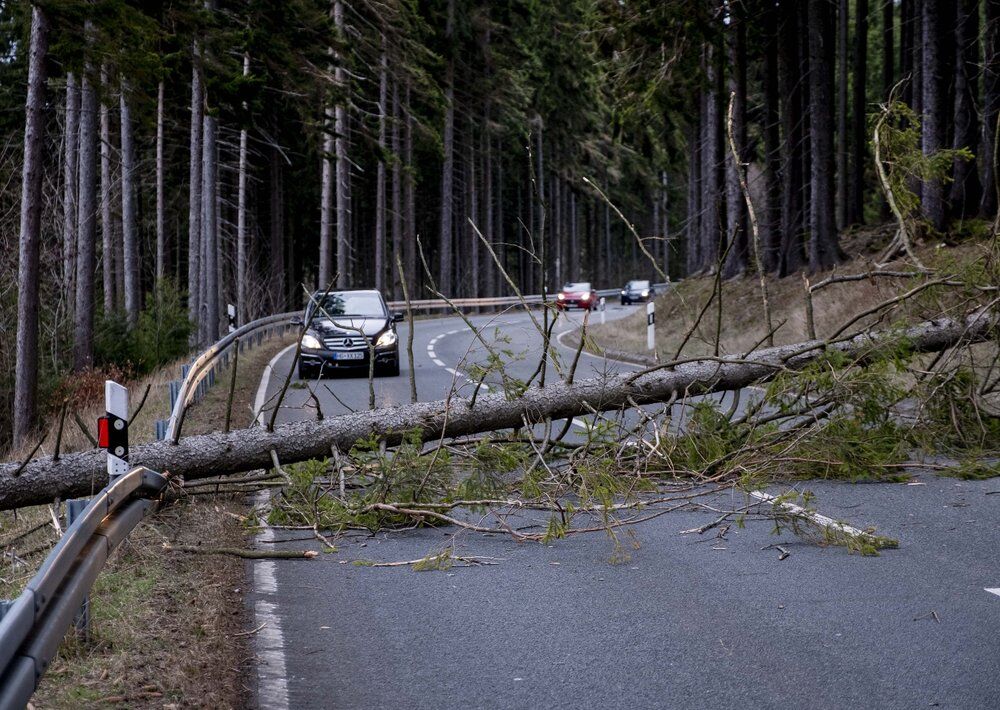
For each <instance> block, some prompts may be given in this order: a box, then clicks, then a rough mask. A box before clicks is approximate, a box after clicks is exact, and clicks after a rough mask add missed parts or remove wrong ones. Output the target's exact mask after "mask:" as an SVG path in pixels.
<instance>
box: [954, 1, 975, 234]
mask: <svg viewBox="0 0 1000 710" xmlns="http://www.w3.org/2000/svg"><path fill="white" fill-rule="evenodd" d="M955 19H956V23H955V39H956V42H955V114H954V129H953V130H954V137H953V140H952V147H953V148H956V149H957V148H968V149H969V150H970V151H972V152H973V153H976V151H977V150H978V147H979V116H978V115H977V113H976V103H977V100H978V98H979V90H978V89H979V66H980V61H981V59H980V52H979V0H960V2H958V3H957V4H956V18H955ZM954 171H955V172H954V181H953V182H952V183H951V195H950V199H949V202H950V203H951V214H952V216H953V217H955V218H957V219H968V218H970V217H974V216H976V215H977V214H978V212H979V205H980V201H981V197H982V189H981V187H980V183H979V175H978V173H977V171H976V162H975V160H956V161H955V163H954Z"/></svg>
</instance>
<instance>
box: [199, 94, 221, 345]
mask: <svg viewBox="0 0 1000 710" xmlns="http://www.w3.org/2000/svg"><path fill="white" fill-rule="evenodd" d="M218 126H219V124H218V119H217V118H216V117H215V116H211V115H209V114H208V113H206V114H205V120H204V124H203V125H202V146H201V147H202V161H201V171H202V186H201V187H202V190H201V197H202V210H201V243H202V250H201V258H202V267H203V268H202V272H203V274H204V277H203V279H202V293H203V295H202V310H201V318H200V319H199V321H198V322H199V323H200V324H201V325H202V328H203V330H202V342H203V343H214V342H215V341H216V340H218V339H219V155H218V144H217V143H218V138H217V136H218Z"/></svg>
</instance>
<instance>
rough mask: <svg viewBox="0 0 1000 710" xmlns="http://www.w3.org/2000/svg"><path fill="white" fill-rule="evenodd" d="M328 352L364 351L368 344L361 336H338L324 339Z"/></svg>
mask: <svg viewBox="0 0 1000 710" xmlns="http://www.w3.org/2000/svg"><path fill="white" fill-rule="evenodd" d="M323 345H324V346H325V347H326V349H327V350H364V349H366V348H367V347H368V343H367V342H366V341H365V339H364V338H362V337H361V336H360V335H337V336H333V337H330V338H323Z"/></svg>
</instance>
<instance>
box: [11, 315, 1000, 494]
mask: <svg viewBox="0 0 1000 710" xmlns="http://www.w3.org/2000/svg"><path fill="white" fill-rule="evenodd" d="M998 324H1000V317H998V315H997V314H996V313H995V312H984V311H979V312H977V313H974V314H972V315H969V316H966V317H964V318H954V319H953V318H938V319H936V320H934V321H929V322H924V323H921V324H918V325H915V326H913V327H911V328H908V329H906V330H905V331H903V332H902V333H899V332H898V331H889V332H874V333H865V334H862V335H858V336H857V337H855V338H853V339H851V340H847V341H843V342H840V343H836V344H834V345H830V346H827V347H826V348H824V347H823V343H822V342H820V341H811V342H809V343H796V344H793V345H781V346H778V347H772V348H765V349H761V350H757V351H755V352H753V353H750V354H748V355H745V356H743V357H736V358H731V359H732V360H736V361H735V362H726V358H722V360H721V361H716V360H701V361H697V362H688V363H684V364H679V365H677V366H675V367H673V368H666V369H658V370H655V371H652V372H648V373H646V374H638V373H625V374H620V375H610V376H606V377H595V378H592V379H585V380H577V381H576V382H574V383H573V384H565V383H564V382H556V383H548V384H546V386H545V387H531V388H529V389H528V390H527V391H525V392H524V393H523V394H522V395H520V396H519V397H515V398H512V399H508V398H507V397H506V396H505V395H504V394H502V393H497V394H492V393H490V394H480V395H479V397H478V399H477V400H476V403H475V406H474V407H473V406H470V401H469V400H468V399H465V398H462V397H458V396H453V397H451V399H450V400H441V401H437V402H422V403H417V404H410V405H403V406H398V407H388V408H382V409H375V410H365V411H359V412H356V413H354V414H347V415H343V416H338V417H328V418H325V419H323V420H321V421H300V422H293V423H288V424H282V425H279V426H278V427H276V428H275V430H274V431H273V432H269V431H267V429H266V428H264V427H253V428H250V429H243V430H238V431H233V432H230V433H228V434H223V433H215V434H207V435H202V436H192V437H187V438H185V439H181V441H180V443H178V444H173V443H172V442H169V441H159V442H155V443H151V444H143V445H140V446H135V447H133V448H132V449H131V451H130V454H131V456H130V459H131V463H132V465H135V466H146V467H148V468H150V469H152V470H154V471H158V472H169V473H171V474H172V475H174V476H183V477H184V479H186V480H195V479H199V478H208V477H213V476H224V475H229V474H233V473H239V472H243V471H250V470H254V469H259V468H268V467H270V466H272V458H271V452H272V451H273V452H274V453H276V454H277V456H278V459H279V460H280V461H282V462H283V463H295V462H298V461H305V460H309V459H315V458H326V457H328V456H329V455H330V450H331V448H336V449H338V450H339V451H349V450H350V449H351V448H352V447H353V446H354V445H355V444H356V443H357V442H358V441H359V440H362V439H365V440H368V439H371V438H372V437H375V438H377V439H380V440H384V441H385V442H386V444H387V445H390V446H393V445H397V444H399V443H401V442H402V441H404V440H409V439H410V438H411V437H412V436H413V435H414V434H415V433H416V434H418V435H419V436H420V438H421V439H422V440H423V441H436V440H438V439H440V438H442V437H459V436H468V435H472V434H477V433H481V432H486V431H497V430H503V429H514V428H520V427H522V426H523V425H524V422H525V421H528V422H542V421H545V420H546V419H553V420H555V419H566V418H570V417H575V416H585V415H588V414H590V413H591V409H595V410H598V411H614V410H619V409H622V408H629V407H632V406H634V405H635V404H640V405H641V404H648V403H653V402H664V401H668V400H672V399H673V398H677V397H685V396H687V397H690V396H696V395H702V394H708V393H711V392H721V391H733V390H740V389H743V388H744V387H748V386H750V385H752V384H755V383H761V382H766V381H768V380H769V379H771V378H773V377H774V376H775V375H777V374H779V373H781V372H783V371H787V370H801V369H802V368H805V367H807V366H808V365H810V364H811V363H813V362H815V361H816V360H817V359H818V358H820V357H824V356H828V355H829V353H830V351H837V352H838V353H841V354H842V356H843V359H844V360H847V361H856V362H860V363H862V364H863V363H864V362H865V360H866V359H867V358H869V357H870V356H871V355H872V353H873V351H875V350H877V349H878V346H879V344H880V343H888V344H890V345H891V344H893V343H898V342H900V338H901V337H902V338H905V339H906V342H907V343H908V344H909V345H910V347H912V349H913V351H914V352H917V353H920V352H940V351H942V350H946V349H948V348H950V347H953V346H955V345H956V344H958V343H973V342H977V341H981V340H985V339H988V338H990V337H992V333H993V332H994V331H995V329H996V328H997V326H998ZM807 346H811V347H812V348H814V349H809V350H807V349H806V348H807ZM20 466H21V464H20V463H9V464H3V465H0V509H10V508H17V507H23V506H26V505H37V504H42V503H46V502H49V501H51V500H52V499H53V498H55V497H62V498H64V499H65V498H71V497H74V496H81V495H88V494H89V493H90V492H91V490H92V487H93V486H103V485H104V484H105V483H106V481H107V471H106V468H107V464H106V454H105V452H104V451H101V450H93V451H86V452H82V453H75V454H69V455H66V456H63V457H61V458H60V459H59V460H58V461H53V460H52V458H51V457H48V456H46V457H42V458H38V459H35V460H33V461H31V462H29V463H28V464H27V465H25V466H24V467H23V469H22V470H21V473H20V474H19V475H17V476H14V475H13V474H14V472H15V471H16V470H18V468H19V467H20Z"/></svg>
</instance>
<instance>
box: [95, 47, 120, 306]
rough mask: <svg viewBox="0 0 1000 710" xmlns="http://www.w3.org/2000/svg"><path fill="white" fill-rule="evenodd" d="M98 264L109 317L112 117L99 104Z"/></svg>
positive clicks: (114, 297)
mask: <svg viewBox="0 0 1000 710" xmlns="http://www.w3.org/2000/svg"><path fill="white" fill-rule="evenodd" d="M106 73H107V72H106V71H105V69H104V67H103V66H102V67H101V87H102V90H103V91H108V88H107V86H108V81H107V76H106ZM100 121H101V138H100V141H101V256H102V259H101V264H102V267H103V268H102V275H103V281H102V283H103V286H104V313H105V315H106V316H110V315H111V314H112V313H114V312H115V310H117V308H118V292H117V290H116V288H115V263H116V262H117V261H118V259H119V258H120V255H118V254H117V253H116V250H115V242H116V239H115V220H114V214H113V213H112V210H111V207H112V204H113V203H114V188H113V183H114V175H113V174H112V165H111V157H112V156H111V114H110V112H109V111H108V107H107V105H106V104H105V102H104V101H101V108H100Z"/></svg>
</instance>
